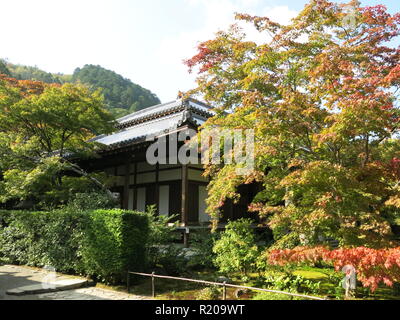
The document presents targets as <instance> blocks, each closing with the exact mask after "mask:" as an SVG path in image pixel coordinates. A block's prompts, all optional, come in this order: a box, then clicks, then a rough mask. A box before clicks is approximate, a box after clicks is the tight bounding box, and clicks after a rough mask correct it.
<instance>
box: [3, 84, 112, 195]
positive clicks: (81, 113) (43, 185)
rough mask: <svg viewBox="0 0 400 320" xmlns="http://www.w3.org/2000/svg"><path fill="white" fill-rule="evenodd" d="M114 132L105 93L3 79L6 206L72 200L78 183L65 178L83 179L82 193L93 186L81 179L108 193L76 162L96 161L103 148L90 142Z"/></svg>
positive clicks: (77, 87) (78, 181) (82, 88)
mask: <svg viewBox="0 0 400 320" xmlns="http://www.w3.org/2000/svg"><path fill="white" fill-rule="evenodd" d="M112 130H113V118H112V116H111V115H110V114H109V113H108V112H107V111H106V110H105V109H104V108H103V98H102V96H101V94H100V93H99V92H91V91H90V90H89V89H88V88H87V87H85V86H82V85H72V84H65V85H63V86H60V85H46V84H44V83H41V82H31V81H17V80H6V79H0V154H1V157H0V171H1V172H2V175H3V179H2V181H0V200H1V201H2V202H6V201H9V200H13V199H16V200H26V199H30V198H32V197H33V198H42V199H43V198H46V197H48V196H49V195H53V196H54V195H55V194H56V193H58V194H60V195H61V194H66V195H68V194H69V191H71V190H72V189H74V188H73V187H72V186H71V180H73V178H71V177H68V176H65V174H64V172H73V173H75V174H78V175H79V176H80V177H81V178H77V179H76V180H75V181H76V182H77V184H78V185H81V186H82V187H84V186H87V185H85V184H83V183H82V181H80V180H79V179H84V180H89V181H90V182H91V183H92V184H94V185H96V186H97V187H100V188H104V184H103V183H101V182H100V180H99V179H97V178H96V177H95V176H93V175H89V174H87V173H86V172H84V171H83V170H82V169H81V168H79V166H77V165H76V164H74V163H73V162H71V161H70V159H71V158H73V157H80V158H82V157H89V156H93V155H94V151H95V150H96V148H98V147H99V146H97V145H96V144H95V143H93V142H90V138H92V137H94V136H96V135H99V134H102V133H110V132H112ZM64 187H68V189H64ZM75 188H76V186H75ZM50 198H51V197H50ZM52 200H53V202H57V201H56V199H52Z"/></svg>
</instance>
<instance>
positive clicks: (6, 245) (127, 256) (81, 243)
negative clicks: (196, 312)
mask: <svg viewBox="0 0 400 320" xmlns="http://www.w3.org/2000/svg"><path fill="white" fill-rule="evenodd" d="M147 236H148V218H147V215H146V214H143V213H138V212H133V211H123V210H118V209H113V210H88V211H73V210H66V209H64V210H54V211H49V212H28V211H0V259H1V260H2V261H4V262H6V263H12V264H24V265H30V266H37V267H43V266H45V265H49V266H52V267H54V268H55V269H56V270H57V271H59V272H67V273H76V274H81V275H90V276H92V277H94V278H96V279H98V280H101V281H104V282H109V283H114V282H119V281H122V280H124V279H125V278H126V271H127V270H128V269H130V270H134V271H137V270H141V269H142V268H143V266H144V265H145V264H146V260H145V259H146V256H145V246H146V241H147Z"/></svg>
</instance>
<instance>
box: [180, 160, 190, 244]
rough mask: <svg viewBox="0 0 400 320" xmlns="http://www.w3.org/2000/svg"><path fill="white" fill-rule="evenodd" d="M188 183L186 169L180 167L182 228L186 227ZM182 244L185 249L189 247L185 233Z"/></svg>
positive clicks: (184, 166)
mask: <svg viewBox="0 0 400 320" xmlns="http://www.w3.org/2000/svg"><path fill="white" fill-rule="evenodd" d="M188 189H189V181H188V167H187V165H182V207H181V222H182V226H183V227H187V225H188V217H189V215H188V207H189V202H188V196H189V192H188V191H189V190H188ZM183 242H184V245H185V247H188V246H189V234H188V233H186V231H185V232H184V233H183Z"/></svg>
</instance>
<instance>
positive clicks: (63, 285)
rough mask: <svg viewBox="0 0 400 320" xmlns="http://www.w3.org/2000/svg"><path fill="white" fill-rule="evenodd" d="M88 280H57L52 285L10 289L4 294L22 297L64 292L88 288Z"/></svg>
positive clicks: (43, 284)
mask: <svg viewBox="0 0 400 320" xmlns="http://www.w3.org/2000/svg"><path fill="white" fill-rule="evenodd" d="M88 284H89V283H88V280H83V279H65V280H59V281H55V282H52V283H40V284H34V285H30V286H24V287H19V288H15V289H10V290H8V291H7V292H6V293H7V294H8V295H14V296H23V295H28V294H41V293H49V292H56V291H65V290H73V289H79V288H82V287H86V286H88Z"/></svg>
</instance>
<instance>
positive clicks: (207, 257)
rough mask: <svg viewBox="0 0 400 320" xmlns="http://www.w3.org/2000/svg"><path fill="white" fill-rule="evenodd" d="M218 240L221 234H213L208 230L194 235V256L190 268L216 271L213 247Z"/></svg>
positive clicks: (192, 239) (192, 246) (192, 243)
mask: <svg viewBox="0 0 400 320" xmlns="http://www.w3.org/2000/svg"><path fill="white" fill-rule="evenodd" d="M218 239H219V233H217V232H214V233H211V232H210V231H209V230H207V229H206V230H199V231H196V232H195V233H192V234H191V238H190V243H191V248H192V249H193V251H194V254H193V255H192V256H191V258H190V260H189V266H190V267H192V268H198V269H209V270H210V269H214V268H215V266H214V259H215V254H214V252H213V247H214V245H215V242H216V241H217V240H218Z"/></svg>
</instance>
